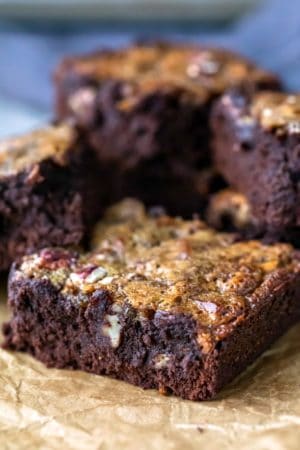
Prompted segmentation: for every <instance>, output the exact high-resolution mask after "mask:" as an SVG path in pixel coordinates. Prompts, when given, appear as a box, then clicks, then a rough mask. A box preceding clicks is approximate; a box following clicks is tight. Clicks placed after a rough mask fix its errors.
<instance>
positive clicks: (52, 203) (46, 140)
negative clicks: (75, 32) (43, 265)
mask: <svg viewBox="0 0 300 450" xmlns="http://www.w3.org/2000/svg"><path fill="white" fill-rule="evenodd" d="M95 161H96V162H97V160H96V159H95V157H93V153H92V152H89V151H88V150H83V147H82V146H81V144H80V139H78V138H77V136H76V132H75V131H74V129H73V128H71V127H70V126H69V125H67V124H62V125H59V126H49V127H46V128H43V129H41V130H38V131H34V132H32V133H29V134H27V135H23V136H20V137H16V138H11V139H7V140H4V141H1V142H0V234H1V236H0V270H5V269H8V268H9V265H10V264H11V262H12V261H13V260H15V259H17V258H19V257H20V256H23V255H24V254H25V253H27V252H32V251H34V250H37V249H38V248H42V247H44V246H49V245H71V244H78V243H79V242H81V241H82V239H83V237H84V236H85V234H86V231H87V227H88V226H89V225H91V224H92V223H93V222H94V221H95V220H96V218H98V214H97V211H98V209H99V207H98V204H101V202H100V198H99V196H95V195H94V184H95V180H96V178H95V175H94V172H95V169H94V167H95ZM87 174H88V176H87ZM97 179H98V178H97Z"/></svg>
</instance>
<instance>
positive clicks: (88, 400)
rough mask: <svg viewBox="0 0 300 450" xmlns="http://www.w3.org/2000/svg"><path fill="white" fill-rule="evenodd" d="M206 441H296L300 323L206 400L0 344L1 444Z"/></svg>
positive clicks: (180, 449)
mask: <svg viewBox="0 0 300 450" xmlns="http://www.w3.org/2000/svg"><path fill="white" fill-rule="evenodd" d="M2 297H3V295H2ZM6 317H7V312H6V308H5V303H4V299H2V303H0V318H1V321H3V320H4V319H5V318H6ZM204 448H205V449H209V450H215V449H218V450H220V449H230V450H234V449H251V450H260V449H261V450H268V449H272V450H273V449H274V450H281V449H295V450H299V449H300V326H296V327H294V328H293V329H292V330H290V332H289V333H288V334H287V335H286V336H284V337H283V338H282V339H280V340H279V341H278V342H277V343H276V344H275V345H274V346H273V347H272V348H271V349H270V350H269V351H267V352H266V353H265V354H264V355H263V356H262V357H261V358H260V359H259V360H258V361H257V362H256V363H255V364H254V365H253V366H252V367H250V368H249V370H247V372H246V373H244V374H243V375H242V376H241V377H240V378H239V379H238V380H235V382H234V383H233V384H231V386H229V387H228V388H226V389H225V390H224V391H223V392H222V393H221V395H220V396H219V398H218V399H217V400H215V401H211V402H204V403H195V402H188V401H183V400H180V399H177V398H174V397H163V396H161V395H159V394H158V393H157V392H155V391H143V390H142V389H139V388H136V387H133V386H130V385H127V384H125V383H123V382H119V381H115V380H111V379H109V378H105V377H99V376H94V375H90V374H85V373H82V372H71V371H64V370H52V369H46V368H45V367H44V366H43V365H42V364H40V363H39V362H37V361H35V360H34V359H33V358H31V357H29V356H27V355H24V354H21V353H10V352H6V351H4V350H0V449H1V450H6V449H9V450H11V449H30V450H36V449H45V450H47V449H51V450H52V449H54V450H56V449H59V450H61V449H80V450H82V449H87V450H96V449H97V450H105V449H122V450H127V449H137V450H143V449H147V450H148V449H150V450H152V449H164V450H171V449H172V450H184V449H204Z"/></svg>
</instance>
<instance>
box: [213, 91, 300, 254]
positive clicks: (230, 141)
mask: <svg viewBox="0 0 300 450" xmlns="http://www.w3.org/2000/svg"><path fill="white" fill-rule="evenodd" d="M212 126H213V128H214V157H215V162H216V165H217V168H218V170H219V171H220V172H221V173H222V174H223V176H224V177H225V178H226V180H227V181H228V182H229V183H230V184H231V186H232V187H233V188H234V189H236V190H237V191H238V192H240V193H241V194H242V195H245V197H246V198H247V201H248V203H249V205H250V208H251V212H252V215H253V217H254V219H255V221H256V223H257V224H258V226H259V227H260V229H262V230H265V233H266V235H267V236H269V237H270V238H273V240H276V239H277V240H279V239H280V240H286V241H291V242H294V243H296V245H297V246H299V245H300V207H299V205H300V184H299V180H300V157H299V148H300V95H293V94H285V93H279V92H267V91H266V92H260V93H256V94H255V95H253V96H248V95H245V94H242V93H240V92H232V93H230V94H227V95H225V96H224V97H223V98H222V99H221V100H220V101H219V102H218V104H217V105H216V106H215V108H214V112H213V115H212Z"/></svg>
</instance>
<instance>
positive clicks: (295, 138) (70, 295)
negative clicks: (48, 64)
mask: <svg viewBox="0 0 300 450" xmlns="http://www.w3.org/2000/svg"><path fill="white" fill-rule="evenodd" d="M55 81H56V119H55V124H54V125H49V126H47V127H45V128H44V129H41V130H38V131H35V132H33V133H31V134H28V135H26V136H23V137H19V138H14V139H10V140H8V141H4V142H2V143H1V144H0V158H1V160H0V176H1V180H0V192H1V196H0V227H1V236H0V269H1V270H3V271H4V270H7V269H8V268H9V267H10V265H11V264H12V268H11V270H10V276H9V286H8V297H9V300H8V302H9V306H10V309H11V311H12V318H11V320H10V321H9V323H7V324H5V325H4V335H5V343H4V346H5V347H6V348H9V349H16V350H21V351H26V352H29V353H31V354H32V355H34V356H35V357H37V358H38V359H40V360H41V361H43V362H44V363H45V364H47V366H49V367H59V368H71V369H82V370H85V371H88V372H92V373H96V374H106V375H109V376H112V377H115V378H119V379H122V380H126V381H128V382H130V383H133V384H136V385H139V386H142V387H144V388H158V389H159V390H160V391H161V392H162V393H174V394H176V395H178V396H181V397H183V398H186V399H191V400H203V399H208V398H212V397H214V396H215V395H216V394H217V393H218V391H219V390H220V389H221V388H222V387H223V386H224V385H225V384H226V383H227V382H229V381H230V380H232V379H233V378H234V377H235V376H236V375H237V374H239V373H240V372H241V371H242V370H243V369H245V367H246V366H247V365H248V364H250V363H251V362H253V361H254V359H255V358H256V357H257V356H258V355H259V354H261V353H262V352H263V351H264V350H265V349H266V348H267V347H268V346H269V345H270V344H271V343H272V342H273V341H274V340H275V339H276V338H277V337H278V336H280V335H281V334H282V333H284V332H285V331H286V330H287V329H288V328H289V327H290V326H291V325H292V324H294V323H295V322H296V321H298V320H299V319H300V257H299V255H300V254H299V253H298V251H297V246H300V232H299V231H300V96H298V95H294V94H288V93H285V92H284V90H283V87H282V85H281V83H280V81H279V79H278V78H277V77H276V76H274V75H273V74H271V73H269V72H266V71H265V70H263V69H261V68H258V67H257V66H255V65H254V64H253V63H251V62H249V61H247V60H245V59H244V58H242V57H240V56H238V55H236V54H233V53H230V52H228V51H224V50H219V49H214V48H209V47H199V46H192V45H181V44H178V45H175V44H174V45H172V44H167V43H155V44H153V43H152V44H142V45H135V46H132V47H130V48H128V49H122V50H119V51H107V50H103V51H99V52H97V53H94V54H91V55H86V56H83V57H75V58H66V59H65V60H64V61H63V62H62V63H61V64H60V66H59V67H58V68H57V71H56V74H55ZM116 202H118V203H116ZM203 220H204V221H206V222H208V223H209V225H210V227H211V228H210V227H209V226H208V225H206V224H205V222H204V221H203Z"/></svg>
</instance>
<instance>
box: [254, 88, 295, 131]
mask: <svg viewBox="0 0 300 450" xmlns="http://www.w3.org/2000/svg"><path fill="white" fill-rule="evenodd" d="M251 112H252V115H253V116H254V117H255V118H256V120H258V122H259V123H260V124H261V126H262V127H263V128H265V129H267V130H273V129H276V130H277V131H279V132H282V133H289V134H297V135H300V95H291V94H285V93H279V92H263V93H258V94H256V95H255V97H254V100H253V103H252V107H251Z"/></svg>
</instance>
